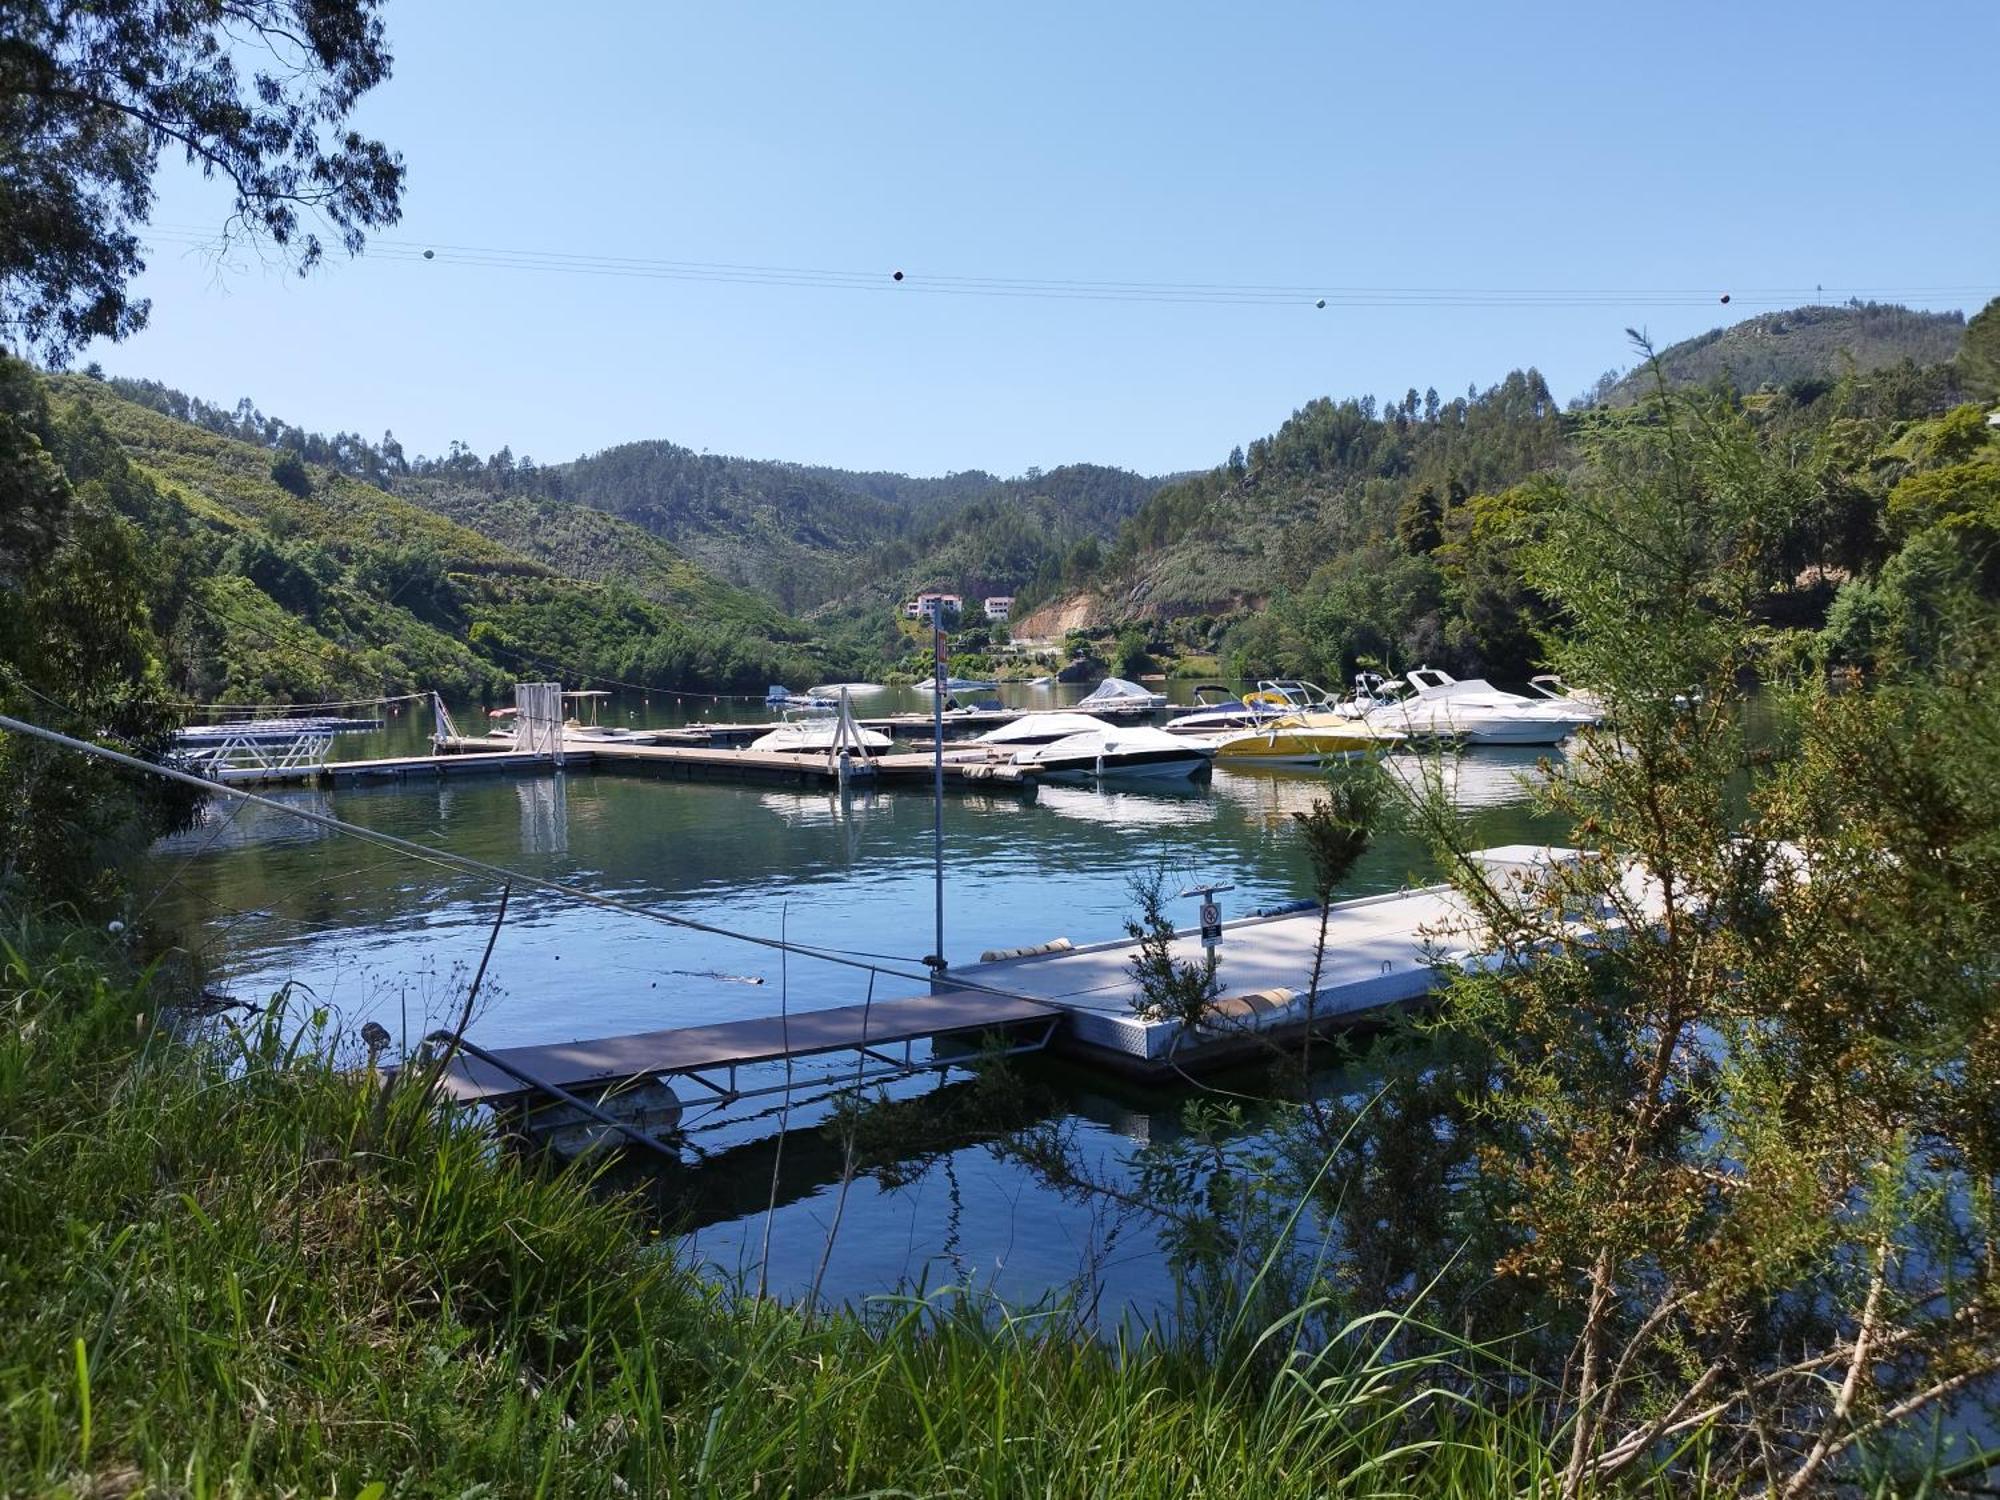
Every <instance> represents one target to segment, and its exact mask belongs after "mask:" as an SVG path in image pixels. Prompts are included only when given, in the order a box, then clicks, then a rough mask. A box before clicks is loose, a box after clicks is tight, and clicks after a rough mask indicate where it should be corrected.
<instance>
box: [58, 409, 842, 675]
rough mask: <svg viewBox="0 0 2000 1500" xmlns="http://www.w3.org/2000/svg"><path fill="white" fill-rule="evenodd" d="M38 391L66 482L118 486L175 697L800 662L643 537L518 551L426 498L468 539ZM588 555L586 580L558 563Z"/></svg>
mask: <svg viewBox="0 0 2000 1500" xmlns="http://www.w3.org/2000/svg"><path fill="white" fill-rule="evenodd" d="M27 378H29V379H30V380H32V379H33V377H27ZM45 387H46V391H47V403H48V404H47V413H46V421H47V423H48V426H49V433H50V442H49V444H48V446H50V447H51V448H52V449H53V450H54V451H56V452H57V453H58V454H69V455H73V456H74V458H75V459H76V460H78V461H79V463H78V467H77V471H76V472H77V473H79V474H88V473H91V472H92V466H103V467H108V468H110V469H112V470H114V471H116V473H117V474H118V475H119V482H118V484H117V485H116V486H115V487H113V488H112V489H111V490H110V493H111V494H113V495H114V496H115V502H114V506H113V508H114V509H115V510H116V511H117V513H118V516H119V519H120V520H121V522H122V523H123V524H124V525H126V526H127V527H130V528H132V530H133V532H134V544H135V546H136V547H138V549H139V550H140V551H141V553H142V554H143V556H144V560H145V564H146V569H147V573H148V575H149V577H151V578H152V580H153V590H152V592H153V597H152V599H151V600H150V603H149V607H150V609H151V611H152V613H153V614H154V616H155V619H156V623H157V624H158V625H159V627H160V628H161V629H162V631H163V632H164V633H166V634H169V635H171V636H172V637H173V638H174V639H175V640H176V642H177V643H178V645H179V647H180V648H181V649H180V652H179V654H180V655H181V656H182V658H183V659H184V661H185V662H186V666H185V668H184V679H183V680H182V681H181V682H179V683H178V684H177V687H178V689H179V691H181V692H184V693H185V694H187V695H189V696H192V697H195V698H200V699H218V700H236V701H284V700H324V699H332V698H340V697H348V696H368V695H372V694H377V693H396V692H406V691H412V690H421V689H425V688H439V689H443V690H445V691H447V692H450V693H455V694H477V695H491V694H494V693H498V692H501V691H503V690H504V688H505V685H506V684H507V683H509V682H511V681H513V680H514V679H516V678H517V677H520V676H523V675H535V676H540V675H554V676H558V677H562V678H563V679H564V680H566V681H571V682H582V681H584V680H586V679H593V678H599V677H604V678H615V679H618V680H628V681H635V682H639V683H642V684H645V685H648V686H661V687H666V686H686V687H751V686H755V685H759V684H761V683H763V682H766V681H769V680H773V679H774V678H775V677H777V676H781V675H786V674H789V673H794V672H804V673H810V672H812V671H813V670H815V664H814V663H813V662H812V661H811V660H810V659H809V658H808V657H807V656H806V655H805V653H804V651H803V649H802V643H803V641H804V639H805V637H804V632H803V631H802V630H801V628H800V627H798V626H797V625H796V624H794V623H792V622H790V621H788V620H786V619H785V617H784V616H783V615H782V614H781V613H779V612H778V611H777V610H775V609H774V608H773V607H772V606H771V605H769V604H768V603H766V602H765V601H763V600H761V599H759V598H757V597H755V596H753V595H750V594H748V593H745V592H744V591H742V590H738V589H734V588H731V587H730V586H728V585H726V584H723V583H721V582H720V581H718V580H716V579H713V578H711V577H708V576H706V575H705V574H703V573H702V572H701V571H700V570H699V569H698V568H696V567H695V566H694V565H693V564H691V563H689V562H688V561H687V560H686V559H685V558H683V557H681V556H679V555H678V554H676V553H674V552H673V551H672V549H670V548H668V547H666V546H665V545H664V544H662V543H657V542H652V541H651V539H647V538H643V537H642V536H641V535H640V534H637V533H631V534H628V535H622V536H618V537H615V538H613V539H611V541H610V542H608V543H607V542H604V541H603V539H601V538H597V537H591V538H590V539H589V541H588V542H585V541H583V540H580V539H579V538H578V537H577V534H576V528H575V527H574V524H573V523H572V524H571V525H563V524H553V525H551V526H549V527H547V528H543V530H542V534H541V535H540V536H539V537H536V538H533V539H531V538H530V536H529V531H530V530H531V528H530V527H529V526H528V525H527V524H526V521H525V518H524V517H522V516H520V515H519V514H517V513H514V512H511V511H507V510H505V509H500V510H498V511H497V512H495V513H489V512H494V507H492V506H489V505H486V504H484V503H482V501H481V500H480V498H479V497H477V496H465V495H462V494H461V495H458V496H456V497H453V496H452V495H451V494H450V493H449V492H448V491H447V490H445V489H444V488H443V487H441V486H440V487H439V489H440V495H439V500H440V506H441V509H443V510H446V511H448V510H449V509H450V508H451V506H453V505H456V506H458V507H459V508H460V509H461V511H463V512H464V513H466V514H468V515H470V516H472V517H473V518H474V519H484V520H486V521H490V522H492V523H493V524H492V526H491V528H490V531H482V530H476V529H474V528H473V527H471V526H468V525H464V524H460V522H458V521H456V520H453V519H451V518H450V516H449V515H448V514H444V513H439V512H438V511H433V510H431V509H427V508H425V507H424V506H422V505H419V504H416V503H413V502H412V501H411V500H410V499H407V498H403V497H399V496H397V495H392V494H389V493H387V492H385V491H384V490H382V489H380V488H378V487H377V486H376V485H374V484H371V483H368V482H366V481H364V480H361V479H358V478H355V477H352V476H350V475H348V474H346V473H342V472H340V471H338V470H336V469H333V468H330V467H324V466H320V465H315V464H311V463H307V462H304V461H302V460H300V459H299V458H298V457H297V456H296V455H295V454H292V453H290V452H289V451H287V452H286V453H283V454H280V455H279V456H278V458H277V460H276V461H274V459H273V455H272V453H271V452H270V451H269V450H267V449H264V448H260V447H256V446H253V445H251V444H248V443H244V442H239V441H236V440H234V439H231V438H227V437H223V436H221V435H220V434H218V433H215V432H212V431H209V430H207V429H206V428H204V427H199V426H196V425H193V424H192V423H189V422H184V421H179V420H175V419H174V418H171V417H167V416H164V415H162V414H161V413H159V412H158V411H155V410H153V409H151V408H150V407H148V406H142V405H139V404H137V403H135V402H132V401H128V400H125V399H122V398H121V397H120V395H119V394H118V393H117V392H115V391H114V390H113V389H112V388H110V387H109V386H107V385H105V384H104V383H101V382H98V381H95V380H91V379H87V378H78V377H58V378H53V379H49V380H47V381H46V382H45ZM86 456H87V460H88V461H87V463H86V462H80V461H81V460H83V459H85V458H86ZM556 519H557V520H558V521H561V520H567V519H568V518H556ZM592 525H602V526H607V527H615V526H616V525H617V523H615V522H612V521H610V520H609V519H608V518H591V520H589V521H587V522H585V523H584V527H583V529H584V530H585V531H587V530H588V528H589V527H590V526H592ZM627 530H628V531H629V530H630V529H629V528H628V529H627ZM585 554H589V556H588V557H586V556H585ZM607 559H616V565H615V566H613V565H611V564H610V563H608V562H607V561H606V560H607ZM586 565H588V566H590V567H591V568H592V569H593V571H594V573H595V576H594V577H590V578H579V577H575V576H570V575H569V574H568V573H567V572H566V571H564V570H565V568H567V567H571V566H575V567H578V568H580V569H581V568H583V567H584V566H586Z"/></svg>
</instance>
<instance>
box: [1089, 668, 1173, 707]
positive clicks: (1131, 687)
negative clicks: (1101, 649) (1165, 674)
mask: <svg viewBox="0 0 2000 1500" xmlns="http://www.w3.org/2000/svg"><path fill="white" fill-rule="evenodd" d="M1166 706H1167V695H1166V694H1165V693H1156V692H1154V691H1152V689H1150V688H1143V687H1141V686H1139V684H1138V683H1136V682H1129V681H1127V680H1126V679H1125V678H1123V677H1107V678H1105V679H1104V681H1102V682H1100V683H1099V684H1098V685H1097V686H1096V688H1094V689H1093V690H1092V691H1091V693H1090V694H1089V695H1088V696H1087V697H1084V698H1079V699H1078V700H1077V702H1076V707H1077V710H1078V711H1079V712H1080V713H1087V714H1149V713H1151V712H1152V711H1153V710H1154V709H1156V708H1165V707H1166Z"/></svg>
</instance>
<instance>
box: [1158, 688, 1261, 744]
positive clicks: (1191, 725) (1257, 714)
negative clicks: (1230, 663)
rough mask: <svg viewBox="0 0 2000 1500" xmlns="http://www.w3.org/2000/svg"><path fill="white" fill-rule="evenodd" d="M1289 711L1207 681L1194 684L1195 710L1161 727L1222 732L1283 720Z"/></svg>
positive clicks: (1170, 730)
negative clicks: (1246, 697) (1254, 701)
mask: <svg viewBox="0 0 2000 1500" xmlns="http://www.w3.org/2000/svg"><path fill="white" fill-rule="evenodd" d="M1287 712H1288V710H1287V709H1284V708H1281V707H1279V706H1278V705H1277V704H1275V703H1267V702H1263V701H1259V702H1256V703H1252V702H1249V701H1248V700H1247V699H1242V698H1238V697H1236V696H1235V695H1234V694H1232V693H1231V692H1230V691H1229V689H1228V688H1226V687H1221V686H1219V685H1217V684H1215V683H1212V682H1204V683H1200V684H1198V685H1197V686H1196V687H1195V690H1194V707H1193V709H1191V710H1190V711H1189V712H1187V713H1184V714H1182V715H1181V716H1180V717H1179V718H1176V719H1169V720H1167V722H1166V723H1165V724H1163V725H1162V726H1161V728H1163V729H1165V730H1166V731H1167V732H1168V733H1169V734H1220V733H1226V732H1228V731H1230V730H1235V729H1253V728H1255V727H1256V726H1257V725H1259V724H1266V723H1269V722H1270V721H1271V720H1272V719H1281V718H1283V717H1284V716H1285V714H1286V713H1287Z"/></svg>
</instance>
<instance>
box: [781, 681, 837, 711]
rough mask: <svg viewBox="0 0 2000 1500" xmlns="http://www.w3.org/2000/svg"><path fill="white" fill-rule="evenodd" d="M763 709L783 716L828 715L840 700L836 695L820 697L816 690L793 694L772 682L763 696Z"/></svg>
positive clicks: (783, 686) (834, 709) (835, 708)
mask: <svg viewBox="0 0 2000 1500" xmlns="http://www.w3.org/2000/svg"><path fill="white" fill-rule="evenodd" d="M764 707H766V708H768V709H772V710H775V711H776V712H778V713H783V714H830V713H833V712H835V711H836V710H838V709H839V707H840V699H839V697H838V696H837V695H836V696H834V697H831V698H826V697H822V696H821V695H820V694H819V692H818V691H817V690H815V691H813V692H810V693H795V692H793V691H792V690H791V689H790V688H788V687H786V686H785V685H784V684H783V683H781V682H774V683H772V684H771V690H770V691H769V692H767V693H766V694H764Z"/></svg>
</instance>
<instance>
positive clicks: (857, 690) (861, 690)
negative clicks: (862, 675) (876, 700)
mask: <svg viewBox="0 0 2000 1500" xmlns="http://www.w3.org/2000/svg"><path fill="white" fill-rule="evenodd" d="M888 691H889V690H888V689H887V688H885V687H884V686H882V684H881V683H879V682H822V683H820V684H819V685H818V686H817V687H809V688H807V689H806V692H807V694H808V695H809V696H811V697H814V698H824V699H826V700H827V701H828V702H831V703H838V702H839V701H840V695H841V694H842V693H846V694H847V696H848V697H850V698H869V697H873V696H874V695H875V694H876V693H886V692H888Z"/></svg>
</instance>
